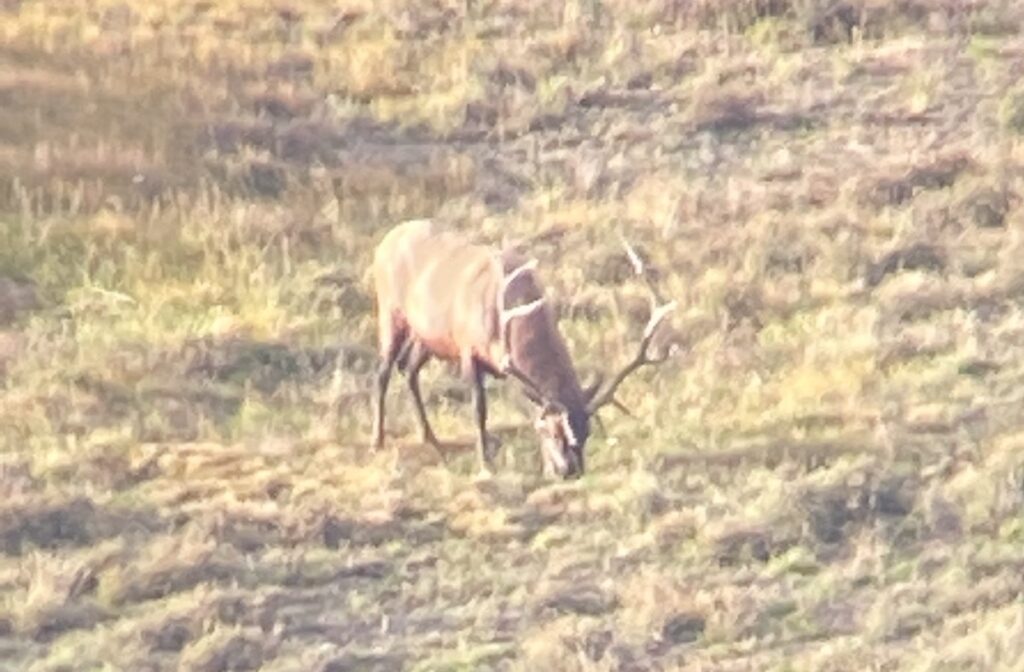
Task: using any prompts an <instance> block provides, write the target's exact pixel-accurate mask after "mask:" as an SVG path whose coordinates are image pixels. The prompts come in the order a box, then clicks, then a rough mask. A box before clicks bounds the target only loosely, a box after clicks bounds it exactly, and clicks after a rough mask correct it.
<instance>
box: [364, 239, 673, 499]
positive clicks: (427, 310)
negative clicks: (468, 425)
mask: <svg viewBox="0 0 1024 672" xmlns="http://www.w3.org/2000/svg"><path fill="white" fill-rule="evenodd" d="M622 242H623V244H624V245H625V246H626V250H627V253H629V255H630V260H631V261H632V262H633V263H634V270H636V271H637V273H638V274H640V275H642V270H643V268H642V263H641V262H640V261H639V258H638V257H637V256H636V254H635V252H634V251H633V250H632V248H631V247H629V245H628V243H627V242H626V241H625V239H622ZM371 270H372V276H373V282H374V289H375V294H376V309H377V319H378V346H379V355H380V364H379V366H378V369H377V372H376V389H375V403H376V406H375V413H374V419H373V441H374V443H373V448H374V449H375V450H376V449H380V448H381V447H382V446H383V444H384V422H385V417H384V416H385V409H384V406H385V403H384V402H385V397H386V395H387V389H388V383H389V381H390V379H391V375H392V372H393V370H394V368H395V367H396V366H397V367H398V368H399V370H400V371H403V372H404V373H405V376H406V378H407V382H408V386H409V391H410V392H411V394H412V399H413V401H414V403H415V408H416V414H417V419H418V422H419V428H420V432H421V436H422V440H423V442H424V443H426V444H430V445H432V446H434V447H435V448H437V449H440V442H439V441H438V439H437V436H436V435H435V434H434V431H433V429H432V428H431V426H430V422H429V420H428V419H427V412H426V409H425V407H424V404H423V397H422V395H421V392H420V385H419V375H420V371H421V369H422V368H423V366H424V364H426V363H427V361H428V360H429V359H430V358H431V357H434V358H436V359H439V360H445V361H448V362H452V363H456V364H458V365H459V367H460V371H461V373H462V375H463V377H464V378H465V379H467V380H468V381H470V382H471V384H472V402H473V407H474V409H475V413H476V429H477V437H476V446H477V451H478V454H479V461H480V469H481V473H482V474H484V475H487V474H490V473H493V465H494V457H495V455H494V450H492V449H491V447H490V446H489V443H488V433H487V400H486V397H485V391H484V382H485V377H486V376H488V375H490V376H493V377H495V378H498V379H505V378H507V377H508V376H511V377H512V378H514V379H515V380H517V381H518V382H519V383H520V384H521V386H522V390H523V392H524V393H525V395H526V396H527V398H528V399H530V400H531V401H532V402H533V403H534V404H535V405H536V409H537V417H536V419H535V422H534V428H535V429H536V431H537V433H538V435H539V438H540V444H541V453H542V457H543V460H544V471H545V473H547V474H548V475H558V476H560V477H561V478H563V479H571V478H576V477H579V476H580V475H582V474H583V471H584V458H583V449H584V445H585V444H586V441H587V438H588V436H589V434H590V420H591V418H592V417H593V416H594V414H595V413H596V412H597V411H598V409H600V408H602V407H603V406H605V405H607V404H609V403H615V404H618V400H617V399H616V398H615V393H616V390H617V389H618V387H619V386H620V385H621V384H622V382H623V381H624V380H625V379H626V378H627V377H628V376H629V375H630V374H632V373H633V372H634V371H636V370H637V369H639V368H640V367H642V366H645V365H649V364H657V363H660V362H662V361H664V360H665V359H667V356H668V355H665V356H660V357H654V356H652V355H651V354H650V353H649V350H650V344H651V341H652V339H653V337H654V335H655V332H656V331H657V330H658V328H659V325H661V323H662V322H663V320H664V319H665V317H666V316H667V315H668V314H669V313H670V312H671V311H672V310H673V309H674V308H675V302H674V301H673V302H669V303H661V304H660V305H659V301H660V300H659V299H657V298H656V296H657V295H656V292H655V291H654V288H653V286H650V283H648V284H649V288H650V289H651V291H652V299H651V315H650V320H649V322H648V323H647V326H646V328H645V329H644V332H643V337H642V339H641V341H640V345H639V348H638V351H637V352H636V354H635V356H634V357H633V358H632V359H631V360H630V361H629V362H628V363H627V364H626V365H625V366H624V367H623V368H622V370H620V371H619V372H618V373H617V374H616V375H614V376H611V377H610V378H609V379H608V380H607V382H606V383H605V384H602V379H599V380H598V382H597V383H595V384H594V385H592V386H589V387H587V388H584V387H583V386H582V385H581V384H580V382H579V379H578V377H577V374H576V369H575V367H574V366H573V362H572V359H571V358H570V356H569V352H568V350H567V348H566V345H565V341H564V340H563V338H562V336H561V334H560V332H559V330H558V326H557V322H556V319H555V315H554V311H552V310H551V309H550V306H549V305H548V303H547V299H546V298H545V296H544V290H543V288H542V286H541V283H540V280H539V278H538V274H537V261H536V259H531V258H527V257H526V256H525V255H524V254H523V253H522V252H520V251H519V250H518V249H516V248H504V249H498V248H495V247H492V246H489V245H484V244H480V243H476V242H473V241H471V240H469V239H468V238H466V237H464V236H462V235H460V234H458V233H457V232H454V231H451V230H448V229H446V228H444V227H442V226H441V225H439V224H437V223H435V222H434V221H432V220H426V219H419V220H409V221H406V222H403V223H400V224H398V225H396V226H395V227H394V228H393V229H391V230H390V231H388V232H387V233H386V234H385V235H384V237H383V238H382V239H381V241H380V243H379V244H378V246H377V248H376V250H375V251H374V258H373V265H372V269H371ZM620 407H621V405H620Z"/></svg>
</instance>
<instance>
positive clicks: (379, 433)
mask: <svg viewBox="0 0 1024 672" xmlns="http://www.w3.org/2000/svg"><path fill="white" fill-rule="evenodd" d="M406 340H407V335H406V333H405V331H404V330H403V331H402V332H401V333H397V334H394V336H393V337H392V338H390V339H389V340H388V341H387V342H386V343H383V344H382V347H381V361H380V364H379V365H378V366H377V376H376V379H375V402H376V406H375V408H374V416H373V447H374V449H379V448H382V447H383V446H384V400H385V398H386V397H387V394H388V383H389V382H390V381H391V373H392V372H393V371H394V368H395V362H397V361H398V358H399V355H400V354H401V353H402V351H403V348H404V347H405V346H406Z"/></svg>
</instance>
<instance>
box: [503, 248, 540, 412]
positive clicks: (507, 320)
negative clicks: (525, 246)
mask: <svg viewBox="0 0 1024 672" xmlns="http://www.w3.org/2000/svg"><path fill="white" fill-rule="evenodd" d="M497 266H498V268H499V269H501V262H500V260H499V261H498V262H497ZM536 267H537V260H536V259H531V260H530V261H528V262H526V263H524V264H523V265H521V266H519V267H518V268H516V269H515V270H514V271H512V272H511V273H509V274H508V275H506V276H505V277H504V278H503V279H502V282H501V284H500V286H499V287H498V302H497V307H498V329H499V332H500V334H501V343H502V346H503V347H504V349H505V354H504V356H503V357H502V361H501V369H502V372H503V373H506V374H508V375H511V376H512V377H513V378H515V379H516V380H518V381H519V382H520V383H522V384H523V386H524V387H525V388H526V394H527V396H528V397H530V398H531V399H532V400H533V401H534V402H536V403H538V404H542V405H546V404H548V403H550V402H549V400H548V399H547V398H546V396H545V395H544V393H543V392H542V391H541V389H540V386H538V385H537V384H536V383H535V382H534V381H533V380H532V379H531V378H530V377H529V376H528V375H526V373H525V372H524V371H523V370H522V369H520V368H519V367H518V366H516V365H515V363H513V361H512V342H511V331H510V327H511V323H512V320H514V319H515V318H517V317H525V316H527V315H529V314H530V313H532V312H534V311H536V310H538V309H539V308H540V307H541V306H543V305H544V302H545V301H546V300H547V299H545V298H544V297H543V296H542V297H541V298H539V299H536V300H534V301H531V302H530V303H527V304H524V305H522V306H516V307H515V308H505V293H506V292H507V291H508V287H509V285H511V284H512V281H513V280H515V279H516V278H517V277H519V276H520V275H522V274H523V273H525V272H527V271H530V270H533V269H534V268H536Z"/></svg>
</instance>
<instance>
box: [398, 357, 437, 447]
mask: <svg viewBox="0 0 1024 672" xmlns="http://www.w3.org/2000/svg"><path fill="white" fill-rule="evenodd" d="M429 359H430V353H429V352H428V351H427V349H426V348H425V347H423V345H422V344H421V343H418V342H417V343H414V344H413V345H412V346H411V348H410V350H409V353H408V360H407V369H406V375H407V376H408V383H409V391H410V392H411V393H412V400H413V403H414V404H415V406H416V417H417V419H418V420H419V423H420V435H421V437H422V439H423V443H427V444H430V445H431V446H433V447H434V448H438V449H439V448H440V446H441V442H440V441H438V440H437V435H436V434H434V430H433V429H432V428H431V427H430V420H429V419H428V418H427V409H426V407H425V406H424V404H423V395H422V393H421V392H420V370H421V369H422V368H423V365H424V364H426V363H427V361H428V360H429Z"/></svg>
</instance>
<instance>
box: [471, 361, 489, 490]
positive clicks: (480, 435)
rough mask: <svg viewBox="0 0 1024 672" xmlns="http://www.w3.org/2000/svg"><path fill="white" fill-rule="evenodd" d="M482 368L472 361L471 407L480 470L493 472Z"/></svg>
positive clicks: (487, 472) (483, 472) (482, 472)
mask: <svg viewBox="0 0 1024 672" xmlns="http://www.w3.org/2000/svg"><path fill="white" fill-rule="evenodd" d="M484 375H485V373H484V369H483V367H481V366H480V365H479V364H478V363H476V362H473V365H472V376H473V408H474V410H475V411H476V428H477V440H476V445H477V452H478V454H479V456H480V472H481V474H485V475H489V474H492V473H494V455H493V454H492V453H491V449H490V447H489V445H488V443H487V398H486V394H485V390H484Z"/></svg>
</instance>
